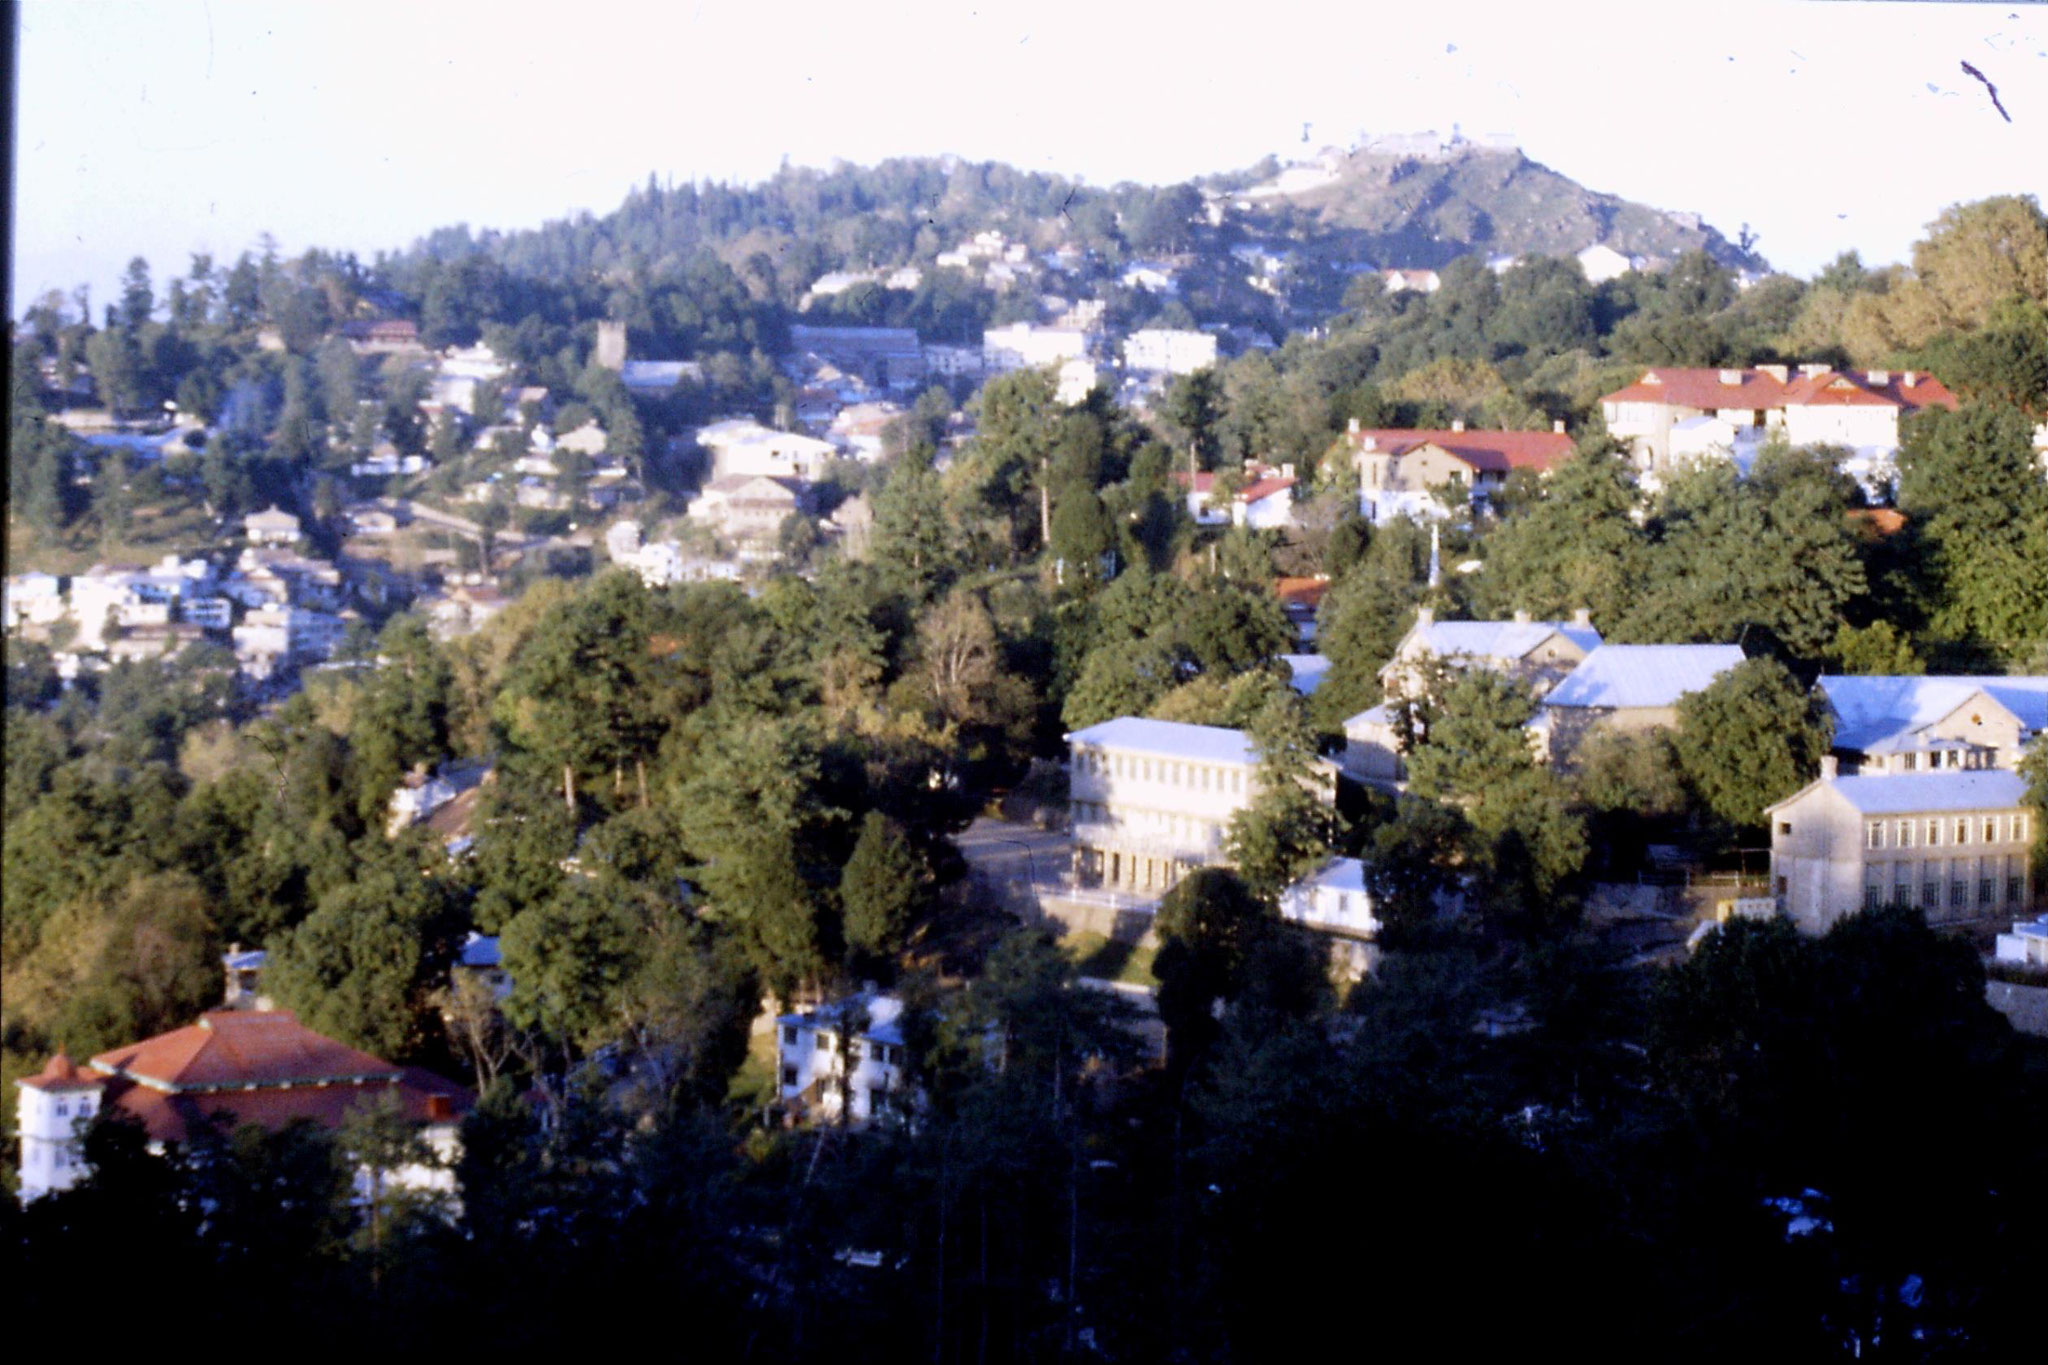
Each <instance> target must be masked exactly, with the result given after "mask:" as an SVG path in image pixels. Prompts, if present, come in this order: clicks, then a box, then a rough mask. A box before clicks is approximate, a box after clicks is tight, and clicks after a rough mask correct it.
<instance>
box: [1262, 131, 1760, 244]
mask: <svg viewBox="0 0 2048 1365" xmlns="http://www.w3.org/2000/svg"><path fill="white" fill-rule="evenodd" d="M1413 141H1416V140H1415V139H1388V140H1387V142H1388V144H1392V145H1381V144H1369V145H1367V146H1364V147H1360V148H1356V149H1354V150H1352V151H1349V152H1337V151H1330V152H1325V153H1324V154H1323V155H1322V156H1321V157H1319V158H1318V159H1317V160H1316V161H1315V162H1313V163H1309V164H1307V165H1301V166H1295V167H1290V168H1289V169H1288V171H1287V172H1285V173H1282V174H1281V175H1280V176H1278V177H1276V178H1275V179H1274V180H1271V181H1268V182H1266V184H1264V185H1262V186H1258V187H1254V188H1253V189H1252V190H1251V191H1250V192H1249V193H1248V194H1247V195H1246V196H1245V199H1246V201H1247V202H1249V203H1251V204H1254V205H1257V206H1260V207H1262V208H1265V209H1266V210H1267V211H1268V212H1273V211H1276V210H1277V211H1280V212H1284V211H1285V209H1286V208H1289V207H1291V208H1293V209H1294V210H1296V211H1298V212H1299V213H1301V214H1304V215H1308V216H1311V217H1312V218H1313V221H1314V222H1315V224H1316V226H1317V228H1318V229H1319V230H1320V231H1321V232H1322V233H1325V234H1329V235H1331V236H1333V237H1340V238H1348V239H1350V244H1351V245H1352V248H1353V252H1354V255H1355V256H1356V257H1358V258H1360V259H1364V260H1370V261H1373V262H1375V263H1376V264H1381V265H1401V266H1417V267H1430V268H1435V267H1438V266H1442V265H1446V264H1449V263H1450V262H1451V261H1453V260H1455V259H1456V258H1458V257H1459V256H1463V255H1467V254H1470V253H1472V252H1479V253H1481V254H1484V255H1501V256H1521V255H1544V256H1571V255H1574V254H1576V253H1578V252H1580V251H1583V250H1584V249H1585V248H1587V247H1589V246H1593V245H1595V244H1596V243H1605V244H1606V245H1608V246H1610V247H1613V248H1614V249H1615V250H1616V251H1618V252H1620V253H1621V254H1623V255H1624V256H1646V257H1651V258H1654V259H1661V260H1666V261H1669V260H1674V259H1676V258H1677V257H1679V256H1681V255H1683V254H1685V253H1686V252H1688V251H1698V250H1704V251H1706V252H1707V254H1709V255H1710V256H1712V257H1713V258H1714V259H1715V260H1717V261H1719V262H1721V263H1722V264H1723V265H1729V266H1736V267H1743V266H1748V267H1753V268H1762V266H1763V264H1764V263H1763V259H1762V258H1761V257H1759V256H1757V255H1755V254H1754V253H1753V252H1751V251H1749V250H1747V249H1745V248H1744V247H1742V246H1738V245H1736V244H1735V243H1732V242H1730V241H1728V239H1727V238H1725V237H1723V236H1722V235H1721V234H1720V232H1718V231H1716V230H1715V229H1714V228H1713V227H1711V226H1709V225H1708V224H1705V223H1702V222H1701V221H1700V220H1699V218H1698V216H1697V215H1694V214H1687V213H1673V212H1667V211H1665V210H1662V209H1655V208H1650V207H1648V206H1646V205H1643V204H1636V203H1631V202H1630V201H1628V200H1626V199H1622V198H1619V197H1617V196H1615V195H1612V194H1601V193H1598V192H1596V191H1593V190H1589V189H1587V188H1586V187H1585V186H1583V185H1581V184H1579V183H1578V182H1577V181H1575V180H1573V179H1572V178H1571V177H1569V176H1567V175H1563V174H1561V173H1559V172H1557V171H1554V170H1552V169H1551V168H1550V167H1548V166H1545V165H1542V164H1541V163H1539V162H1535V161H1531V160H1530V159H1529V158H1528V157H1526V156H1524V155H1523V154H1522V152H1521V151H1520V149H1518V148H1512V147H1508V148H1501V147H1489V146H1481V145H1478V144H1475V143H1469V142H1454V143H1450V144H1447V145H1443V146H1440V147H1433V148H1432V147H1427V146H1418V147H1403V146H1400V145H1399V144H1400V143H1403V142H1413Z"/></svg>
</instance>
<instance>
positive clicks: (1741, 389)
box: [1600, 365, 1956, 472]
mask: <svg viewBox="0 0 2048 1365" xmlns="http://www.w3.org/2000/svg"><path fill="white" fill-rule="evenodd" d="M1955 405H1956V398H1955V395H1954V394H1952V393H1950V392H1949V391H1948V388H1947V386H1946V385H1944V384H1943V383H1942V382H1941V381H1940V380H1939V379H1936V378H1935V377H1934V376H1933V375H1931V374H1928V373H1927V372H1926V371H1924V370H1834V369H1830V368H1829V367H1828V366H1826V365H1801V366H1799V367H1798V368H1797V369H1796V370H1795V369H1794V368H1793V367H1792V366H1789V365H1758V366H1755V367H1754V368H1751V369H1741V370H1735V369H1729V370H1695V369H1681V368H1675V367H1672V368H1666V367H1661V366H1660V367H1657V368H1653V369H1648V370H1644V371H1643V373H1642V376H1641V377H1640V378H1639V379H1637V380H1636V382H1635V383H1633V384H1630V385H1629V386H1628V387H1627V388H1624V389H1617V390H1615V391H1614V392H1613V393H1610V394H1608V395H1606V396H1605V397H1603V398H1602V399H1601V400H1600V411H1601V414H1602V415H1603V416H1604V417H1605V418H1606V419H1607V429H1608V431H1610V432H1611V433H1613V434H1614V436H1616V437H1617V438H1618V439H1620V440H1623V441H1627V442H1629V444H1630V445H1631V446H1632V447H1633V448H1634V451H1635V457H1636V463H1637V464H1638V466H1640V467H1641V468H1642V469H1643V470H1645V471H1648V472H1658V471H1662V470H1663V469H1665V468H1667V467H1668V466H1669V465H1670V464H1671V461H1672V456H1673V454H1674V444H1676V445H1677V446H1678V447H1679V449H1678V451H1677V452H1676V453H1684V446H1685V441H1684V439H1683V436H1682V435H1681V438H1680V439H1679V440H1678V441H1677V442H1676V443H1674V440H1673V429H1674V428H1676V427H1680V426H1682V425H1684V424H1687V423H1698V422H1699V421H1700V420H1701V419H1714V420H1716V421H1719V422H1721V423H1725V424H1726V425H1727V426H1729V427H1731V428H1734V429H1736V430H1737V431H1742V430H1748V429H1754V430H1755V431H1757V432H1760V433H1761V432H1766V431H1771V430H1781V431H1783V432H1784V434H1785V439H1786V440H1788V441H1790V442H1791V443H1792V444H1793V445H1795V446H1801V445H1818V444H1829V445H1842V446H1848V447H1849V448H1851V449H1852V450H1855V451H1858V452H1859V453H1861V454H1862V455H1863V456H1864V458H1865V460H1866V462H1870V461H1875V462H1878V463H1888V462H1889V457H1890V454H1891V452H1892V451H1895V450H1897V449H1898V446H1899V418H1900V417H1901V416H1904V415H1906V414H1908V413H1913V412H1918V411H1919V410H1920V409H1922V408H1927V407H1937V408H1953V407H1955Z"/></svg>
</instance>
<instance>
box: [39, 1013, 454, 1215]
mask: <svg viewBox="0 0 2048 1365" xmlns="http://www.w3.org/2000/svg"><path fill="white" fill-rule="evenodd" d="M19 1085H20V1087H21V1096H20V1108H19V1119H20V1122H19V1126H20V1129H21V1195H22V1198H23V1199H33V1198H35V1197H36V1196H37V1195H40V1194H44V1193H47V1192H48V1191H51V1190H61V1189H67V1188H69V1187H70V1186H71V1185H72V1184H74V1183H75V1182H76V1181H77V1180H78V1179H79V1178H80V1176H81V1175H82V1174H83V1170H84V1168H83V1165H82V1163H81V1162H80V1161H79V1156H78V1128H79V1121H80V1120H81V1119H90V1118H91V1117H93V1115H95V1114H96V1113H98V1112H99V1111H100V1110H102V1109H111V1110H114V1111H116V1112H118V1113H121V1114H124V1115H126V1116H128V1117H130V1118H133V1119H135V1120H136V1121H138V1122H140V1123H141V1124H142V1125H143V1127H144V1128H145V1129H147V1130H148V1133H149V1136H150V1140H151V1142H152V1143H153V1144H157V1145H161V1144H167V1143H182V1142H189V1141H190V1140H191V1139H192V1137H193V1136H194V1134H195V1133H197V1132H198V1131H199V1130H200V1129H201V1128H202V1127H203V1126H205V1125H206V1124H207V1123H208V1122H209V1121H218V1122H219V1123H220V1124H221V1125H222V1126H223V1127H225V1128H228V1129H232V1128H236V1127H239V1126H241V1125H242V1124H245V1123H254V1124H258V1125H260V1126H262V1127H265V1128H282V1127H284V1126H285V1125H286V1124H288V1123H291V1122H293V1121H294V1120H297V1119H310V1120H312V1121H313V1122H315V1123H318V1124H321V1125H322V1126H325V1127H334V1126H336V1125H338V1124H340V1123H341V1122H342V1120H343V1119H344V1118H346V1117H347V1116H348V1114H349V1112H350V1111H351V1110H352V1109H355V1108H357V1107H358V1106H361V1105H365V1104H373V1103H380V1102H383V1101H384V1100H385V1097H387V1096H389V1097H391V1099H393V1100H395V1102H396V1103H397V1105H398V1108H399V1112H400V1113H402V1114H403V1115H404V1116H405V1117H406V1118H407V1119H409V1120H410V1121H411V1122H412V1123H413V1124H414V1125H416V1126H417V1127H419V1128H420V1129H421V1130H422V1135H423V1136H424V1137H425V1138H426V1139H427V1141H428V1143H429V1144H430V1145H431V1146H432V1147H434V1148H435V1149H436V1151H438V1152H439V1153H440V1154H441V1155H442V1156H443V1157H444V1158H452V1156H453V1153H454V1143H455V1125H456V1123H457V1122H458V1120H459V1119H460V1118H461V1116H462V1114H463V1113H465V1112H466V1111H467V1110H468V1108H469V1106H470V1103H471V1099H472V1097H471V1095H470V1093H469V1092H468V1091H467V1090H465V1089H463V1088H462V1087H461V1086H459V1085H456V1084H454V1083H453V1082H452V1081H445V1080H442V1079H441V1078H440V1077H438V1076H435V1075H433V1074H432V1073H430V1072H426V1071H421V1070H419V1069H418V1068H416V1067H402V1066H396V1065H394V1064H392V1063H390V1062H387V1061H384V1060H383V1059H381V1058H378V1057H373V1056H371V1055H370V1054H369V1053H367V1052H358V1051H357V1050H356V1049H354V1048H352V1047H349V1046H347V1045H346V1044H344V1043H339V1042H336V1041H335V1040H334V1039H332V1038H328V1037H325V1036H324V1035H322V1034H318V1033H315V1032H314V1031H313V1030H311V1029H309V1028H307V1027H306V1026H305V1025H304V1024H301V1023H300V1022H299V1021H298V1019H297V1018H296V1017H295V1016H294V1015H293V1014H292V1013H291V1012H290V1011H289V1010H214V1011H212V1012H211V1013H209V1014H206V1015H205V1016H203V1017H202V1018H201V1019H200V1020H199V1022H198V1023H196V1024H192V1025H190V1026H188V1027H186V1028H181V1029H173V1030H172V1031H171V1032H169V1033H160V1034H158V1035H157V1036H156V1037H154V1038H146V1039H144V1040H143V1041H142V1042H139V1043H131V1044H129V1045H128V1046H126V1047H117V1048H113V1049H110V1050H108V1051H106V1052H102V1053H101V1054H99V1056H97V1057H94V1058H93V1059H92V1060H91V1061H90V1062H88V1063H87V1064H86V1065H85V1066H84V1067H82V1068H81V1067H77V1066H74V1065H73V1064H72V1062H71V1060H70V1059H69V1058H67V1057H65V1056H64V1055H63V1054H62V1053H59V1054H58V1055H57V1056H55V1057H53V1058H51V1059H50V1062H49V1065H47V1066H45V1067H44V1068H43V1070H42V1073H41V1074H40V1075H36V1076H31V1077H28V1078H26V1079H24V1080H22V1081H20V1082H19ZM396 1178H397V1179H399V1180H400V1181H401V1182H410V1183H415V1184H424V1185H429V1186H444V1185H446V1183H447V1180H446V1173H445V1172H430V1171H427V1170H425V1169H424V1168H422V1169H421V1170H420V1171H418V1172H401V1173H400V1174H399V1175H398V1176H397V1177H396Z"/></svg>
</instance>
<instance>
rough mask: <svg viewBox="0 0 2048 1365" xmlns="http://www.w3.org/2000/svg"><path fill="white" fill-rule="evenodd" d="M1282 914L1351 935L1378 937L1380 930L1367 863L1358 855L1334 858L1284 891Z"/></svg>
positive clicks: (1324, 928)
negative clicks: (1373, 911)
mask: <svg viewBox="0 0 2048 1365" xmlns="http://www.w3.org/2000/svg"><path fill="white" fill-rule="evenodd" d="M1280 916H1281V918H1283V919H1290V920H1293V921H1294V922H1295V923H1297V924H1305V925H1307V926H1308V927H1309V928H1311V929H1320V930H1323V931H1324V932H1326V933H1332V934H1341V935H1343V936H1345V937H1347V938H1375V937H1377V936H1378V934H1379V931H1380V922H1379V920H1377V919H1376V918H1374V917H1373V913H1372V892H1371V890H1370V889H1369V888H1368V887H1367V886H1366V884H1365V864H1364V863H1362V862H1360V861H1359V860H1358V859H1356V858H1332V859H1330V861H1329V862H1327V863H1325V864H1323V866H1322V867H1321V868H1319V869H1317V870H1316V871H1315V872H1314V873H1312V874H1310V875H1309V876H1306V877H1304V878H1302V879H1301V880H1300V881H1298V882H1296V883H1295V884H1294V885H1292V886H1290V887H1288V888H1287V889H1286V890H1285V891H1283V892H1281V893H1280Z"/></svg>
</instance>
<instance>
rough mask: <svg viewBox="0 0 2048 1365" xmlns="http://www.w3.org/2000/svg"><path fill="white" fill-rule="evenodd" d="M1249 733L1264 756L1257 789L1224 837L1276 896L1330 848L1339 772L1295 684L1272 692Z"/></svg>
mask: <svg viewBox="0 0 2048 1365" xmlns="http://www.w3.org/2000/svg"><path fill="white" fill-rule="evenodd" d="M1248 733H1249V735H1250V737H1251V741H1252V745H1253V747H1254V748H1255V749H1256V750H1257V751H1258V756H1259V761H1258V765H1257V767H1256V768H1255V769H1254V782H1255V784H1256V786H1257V789H1258V790H1257V794H1256V795H1254V796H1253V797H1252V799H1251V800H1250V801H1249V802H1247V803H1246V805H1245V806H1244V807H1243V809H1241V810H1239V811H1238V812H1237V813H1236V814H1235V815H1233V816H1232V817H1231V820H1230V827H1229V829H1228V831H1227V832H1226V834H1225V838H1224V843H1225V847H1226V848H1227V849H1228V850H1229V853H1230V858H1231V861H1232V862H1233V863H1234V864H1235V865H1236V867H1237V870H1238V874H1239V875H1240V876H1241V877H1242V878H1243V879H1244V883H1245V885H1246V886H1248V887H1250V888H1251V890H1252V891H1253V893H1254V894H1256V895H1258V896H1260V897H1263V898H1264V899H1266V900H1268V901H1273V900H1276V899H1277V898H1278V897H1279V894H1280V892H1281V891H1282V890H1284V889H1285V888H1286V887H1287V886H1288V885H1289V884H1291V883H1292V882H1294V881H1295V880H1297V879H1298V878H1300V877H1302V876H1303V875H1305V874H1307V873H1308V872H1311V871H1313V870H1314V869H1315V868H1316V867H1318V866H1320V865H1321V864H1322V862H1323V861H1324V860H1325V859H1327V858H1328V857H1329V856H1330V852H1331V850H1332V848H1334V847H1335V845H1336V841H1337V835H1338V832H1339V819H1338V816H1337V812H1336V807H1335V805H1334V802H1333V800H1332V799H1331V798H1332V797H1333V795H1334V793H1333V792H1332V786H1333V779H1332V777H1331V776H1330V774H1329V772H1328V771H1327V770H1326V764H1325V762H1324V760H1323V759H1321V758H1320V757H1319V756H1318V755H1317V753H1316V745H1315V735H1314V732H1313V731H1311V730H1310V729H1309V725H1308V717H1307V714H1306V709H1305V707H1304V706H1303V705H1302V702H1301V699H1300V697H1298V696H1296V695H1295V694H1294V693H1293V692H1292V691H1286V692H1281V693H1277V694H1276V695H1274V696H1273V697H1272V698H1271V699H1270V700H1268V701H1267V702H1266V704H1265V705H1264V706H1263V707H1261V708H1260V710H1259V714H1258V715H1257V716H1256V717H1255V718H1254V719H1253V721H1252V723H1251V725H1250V727H1249V728H1248Z"/></svg>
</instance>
